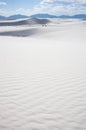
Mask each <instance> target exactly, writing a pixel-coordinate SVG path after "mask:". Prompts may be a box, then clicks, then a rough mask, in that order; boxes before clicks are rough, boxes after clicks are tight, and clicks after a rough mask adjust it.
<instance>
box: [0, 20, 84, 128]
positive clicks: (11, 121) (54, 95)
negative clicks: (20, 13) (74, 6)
mask: <svg viewBox="0 0 86 130" xmlns="http://www.w3.org/2000/svg"><path fill="white" fill-rule="evenodd" d="M0 130H86V20H84V19H81V20H79V19H25V20H22V19H21V20H8V21H0Z"/></svg>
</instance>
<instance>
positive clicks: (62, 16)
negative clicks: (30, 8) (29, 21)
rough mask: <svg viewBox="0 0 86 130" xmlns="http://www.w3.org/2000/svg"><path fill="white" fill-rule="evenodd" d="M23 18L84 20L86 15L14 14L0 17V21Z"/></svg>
mask: <svg viewBox="0 0 86 130" xmlns="http://www.w3.org/2000/svg"><path fill="white" fill-rule="evenodd" d="M25 18H76V19H77V18H78V19H86V14H77V15H72V16H69V15H60V16H56V15H51V14H34V15H31V16H26V15H21V14H16V15H12V16H9V17H5V16H0V20H5V19H9V20H10V19H25Z"/></svg>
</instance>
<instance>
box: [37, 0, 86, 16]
mask: <svg viewBox="0 0 86 130" xmlns="http://www.w3.org/2000/svg"><path fill="white" fill-rule="evenodd" d="M35 10H36V12H37V11H38V12H42V13H43V12H44V13H51V14H56V15H61V14H68V15H73V14H79V13H86V0H42V1H41V2H40V4H39V5H38V6H37V7H36V8H35Z"/></svg>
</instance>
